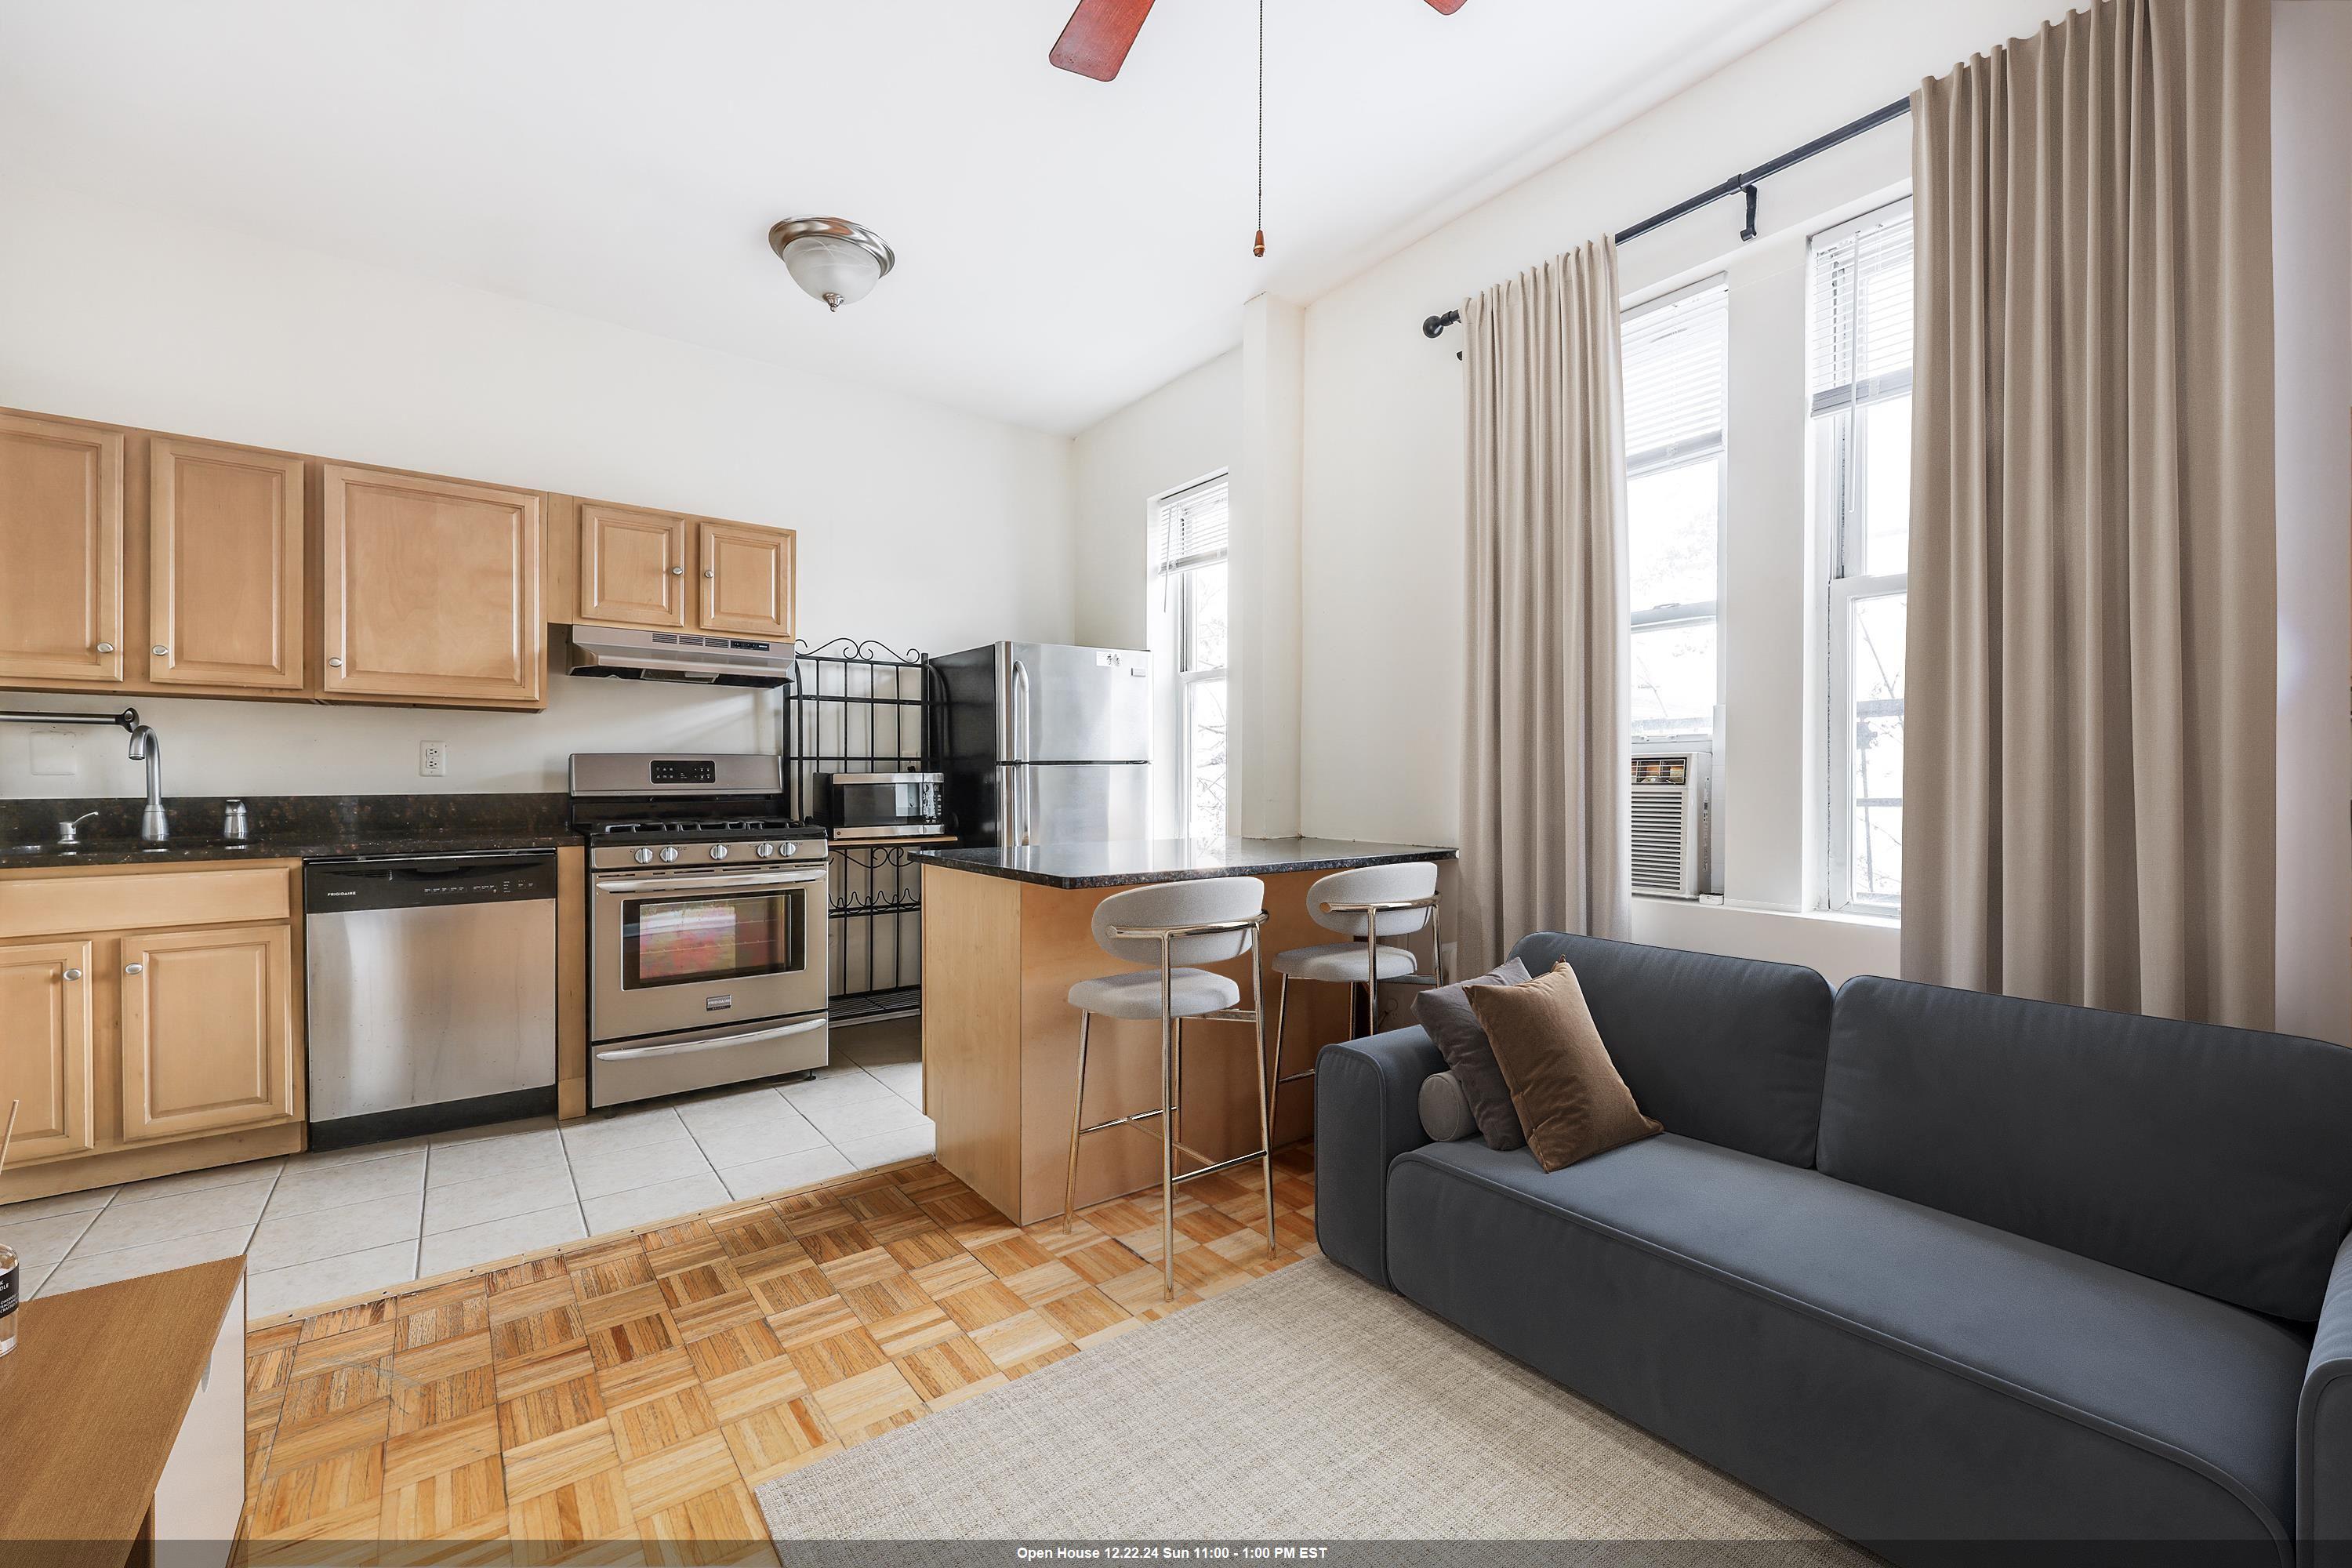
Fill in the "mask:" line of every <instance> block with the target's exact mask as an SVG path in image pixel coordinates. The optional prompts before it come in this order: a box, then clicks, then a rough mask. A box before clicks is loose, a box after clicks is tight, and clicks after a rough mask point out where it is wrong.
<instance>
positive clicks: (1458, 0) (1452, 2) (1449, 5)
mask: <svg viewBox="0 0 2352 1568" xmlns="http://www.w3.org/2000/svg"><path fill="white" fill-rule="evenodd" d="M1429 6H1430V9H1431V10H1433V11H1435V12H1437V13H1438V14H1439V15H1440V16H1452V15H1454V12H1456V11H1459V10H1460V9H1462V0H1429Z"/></svg>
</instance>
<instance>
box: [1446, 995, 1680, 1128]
mask: <svg viewBox="0 0 2352 1568" xmlns="http://www.w3.org/2000/svg"><path fill="white" fill-rule="evenodd" d="M1467 995H1468V996H1469V998H1470V1008H1471V1011H1472V1012H1474V1013H1475V1014H1477V1016H1478V1022H1479V1023H1481V1024H1483V1025H1485V1026H1486V1038H1487V1039H1488V1040H1489V1041H1491V1042H1492V1043H1493V1045H1494V1049H1495V1060H1496V1064H1497V1065H1498V1066H1500V1067H1501V1068H1502V1069H1503V1079H1504V1081H1506V1082H1507V1083H1508V1084H1509V1085H1510V1086H1511V1104H1512V1106H1513V1108H1514V1109H1516V1110H1517V1111H1518V1113H1519V1125H1520V1126H1521V1127H1523V1128H1525V1129H1526V1130H1527V1135H1528V1148H1529V1149H1531V1150H1533V1151H1534V1152H1535V1156H1536V1161H1537V1163H1539V1164H1541V1165H1542V1166H1543V1168H1544V1169H1545V1170H1547V1171H1559V1170H1564V1169H1566V1168H1567V1167H1568V1166H1570V1165H1573V1164H1575V1163H1577V1162H1578V1161H1579V1160H1588V1159H1591V1157H1592V1156H1593V1155H1595V1154H1600V1153H1603V1152H1607V1151H1609V1150H1611V1149H1614V1148H1616V1147H1617V1146H1618V1145H1619V1144H1621V1143H1631V1142H1634V1141H1635V1140H1637V1139H1642V1138H1647V1137H1649V1136H1650V1135H1651V1134H1652V1133H1654V1132H1663V1131H1665V1129H1664V1127H1662V1126H1660V1125H1659V1124H1658V1123H1657V1122H1655V1121H1652V1120H1651V1119H1650V1118H1648V1117H1646V1116H1644V1115H1643V1114H1642V1108H1641V1107H1640V1106H1638V1105H1636V1104H1634V1103H1633V1090H1632V1089H1627V1088H1626V1087H1625V1080H1624V1079H1622V1078H1620V1077H1618V1076H1617V1064H1616V1063H1614V1062H1612V1061H1611V1060H1610V1059H1609V1047H1606V1046H1604V1045H1602V1044H1601V1031H1600V1030H1599V1029H1596V1028H1594V1027H1593V1025H1592V1011H1591V1008H1589V1007H1587V1006H1586V1005H1584V987H1582V986H1581V985H1579V984H1577V983H1576V972H1575V971H1574V970H1571V969H1570V968H1569V966H1568V964H1567V963H1566V961H1565V960H1563V961H1562V962H1560V963H1557V964H1555V965H1553V966H1552V972H1551V973H1549V974H1546V975H1542V976H1539V977H1538V978H1537V979H1534V980H1530V981H1528V982H1527V983H1526V984H1523V985H1482V986H1479V987H1477V988H1476V989H1475V990H1472V991H1470V992H1468V993H1467Z"/></svg>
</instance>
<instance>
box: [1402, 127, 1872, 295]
mask: <svg viewBox="0 0 2352 1568" xmlns="http://www.w3.org/2000/svg"><path fill="white" fill-rule="evenodd" d="M1910 112H1911V100H1909V99H1907V98H1898V99H1896V100H1895V101H1894V102H1893V103H1890V104H1888V105H1887V106H1886V107H1885V108H1884V109H1874V110H1871V111H1870V112H1869V113H1868V114H1865V115H1864V116H1863V117H1862V118H1861V119H1859V120H1855V121H1848V122H1847V123H1845V124H1843V125H1841V126H1839V127H1838V128H1837V129H1836V130H1834V131H1832V132H1830V133H1829V134H1828V135H1826V136H1816V137H1814V138H1813V139H1812V140H1811V142H1806V143H1805V144H1804V145H1803V146H1801V147H1800V148H1797V149H1796V150H1795V151H1794V152H1790V153H1781V154H1780V156H1779V157H1777V158H1774V159H1772V160H1770V161H1769V162H1768V163H1759V164H1757V165H1756V167H1754V168H1752V169H1750V170H1748V172H1747V173H1746V174H1734V175H1732V176H1731V178H1729V179H1727V180H1726V181H1724V182H1723V184H1719V185H1710V186H1708V187H1707V188H1706V190H1703V191H1701V192H1700V193H1699V194H1698V195H1695V196H1692V197H1691V198H1689V199H1688V200H1687V201H1680V202H1676V203H1675V205H1672V206H1670V207H1668V208H1667V209H1666V210H1665V211H1664V212H1662V213H1653V214H1652V215H1651V216H1648V217H1645V218H1643V220H1642V221H1641V222H1639V223H1637V224H1635V225H1633V226H1632V227H1631V228H1621V229H1619V230H1618V231H1617V243H1618V244H1620V245H1622V244H1624V243H1625V242H1626V241H1627V240H1629V239H1638V238H1640V237H1642V236H1643V235H1645V234H1647V233H1649V232H1650V231H1651V230H1652V229H1654V228H1656V227H1658V226H1661V225H1663V224H1669V223H1672V222H1674V221H1675V219H1676V218H1678V217H1682V216H1686V215H1688V214H1690V213H1695V212H1696V211H1698V209H1699V208H1701V207H1703V206H1706V205H1709V204H1711V203H1714V202H1719V201H1721V200H1722V199H1723V198H1724V197H1726V196H1730V195H1746V196H1747V198H1748V223H1747V226H1745V227H1743V228H1742V229H1741V230H1740V231H1739V237H1740V238H1741V239H1743V240H1748V239H1754V238H1755V237H1756V184H1757V182H1758V181H1759V180H1767V179H1769V178H1771V177H1772V176H1773V175H1774V174H1779V173H1780V171H1781V170H1783V169H1785V168H1788V167H1789V166H1790V164H1792V163H1803V162H1804V161H1805V160H1806V159H1808V158H1811V157H1814V156H1816V155H1817V154H1819V153H1826V152H1828V151H1829V150H1830V149H1831V148H1832V147H1834V146H1836V145H1837V144H1838V143H1839V142H1849V141H1852V140H1853V138H1854V137H1856V136H1859V135H1861V134H1862V133H1863V132H1865V131H1874V130H1876V129H1877V128H1878V127H1879V126H1882V125H1884V124H1885V123H1886V122H1887V121H1890V120H1893V119H1895V117H1896V116H1898V115H1904V114H1908V113H1910ZM1461 319H1462V312H1461V311H1460V310H1448V311H1446V312H1445V313H1444V315H1442V316H1432V317H1430V318H1428V319H1427V320H1426V321H1423V322H1422V323H1421V335H1422V336H1423V337H1425V338H1433V337H1435V336H1437V335H1438V334H1439V333H1440V332H1443V331H1445V329H1446V328H1448V327H1450V326H1452V325H1454V323H1455V322H1456V321H1460V320H1461Z"/></svg>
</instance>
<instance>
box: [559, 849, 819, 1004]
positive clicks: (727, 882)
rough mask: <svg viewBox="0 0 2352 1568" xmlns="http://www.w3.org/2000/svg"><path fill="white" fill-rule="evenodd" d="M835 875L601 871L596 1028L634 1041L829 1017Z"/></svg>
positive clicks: (593, 939)
mask: <svg viewBox="0 0 2352 1568" xmlns="http://www.w3.org/2000/svg"><path fill="white" fill-rule="evenodd" d="M824 898H825V868H824V867H823V866H795V867H793V868H791V869H789V870H785V869H776V870H764V869H763V870H758V871H753V870H749V869H742V868H730V869H723V870H722V869H719V868H710V869H708V870H704V869H700V868H697V869H694V870H672V869H661V870H655V869H651V868H647V869H644V870H627V871H600V872H598V873H597V874H596V877H595V880H594V883H593V891H592V894H591V900H590V902H591V908H592V910H593V930H592V931H591V934H590V953H589V969H590V972H591V973H592V974H593V977H594V978H593V988H592V993H591V995H590V1000H589V1009H588V1022H589V1033H590V1035H591V1036H592V1037H593V1038H595V1039H598V1040H623V1039H630V1038H634V1037H637V1036H640V1035H653V1034H663V1033H669V1032H675V1031H678V1030H687V1029H696V1030H699V1029H706V1028H709V1027H712V1026H718V1025H724V1024H732V1023H736V1022H738V1021H742V1022H745V1023H748V1022H750V1021H752V1020H758V1019H764V1018H776V1017H782V1016H785V1015H788V1014H794V1013H811V1012H822V1011H823V1010H824V1005H825V959H824V942H825V906H824Z"/></svg>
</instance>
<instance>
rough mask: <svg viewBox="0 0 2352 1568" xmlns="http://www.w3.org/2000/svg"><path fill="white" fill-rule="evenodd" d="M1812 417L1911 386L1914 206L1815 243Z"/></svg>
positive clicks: (1884, 212)
mask: <svg viewBox="0 0 2352 1568" xmlns="http://www.w3.org/2000/svg"><path fill="white" fill-rule="evenodd" d="M1811 317H1812V321H1811V327H1810V329H1809V330H1810V331H1811V335H1812V347H1811V356H1810V357H1811V361H1812V376H1811V380H1812V393H1813V412H1814V413H1816V414H1824V413H1827V412H1829V411H1830V410H1831V409H1833V408H1841V407H1844V406H1846V405H1851V404H1855V403H1868V402H1871V401H1873V400H1874V399H1876V398H1880V397H1889V396H1895V395H1900V394H1902V393H1905V392H1907V391H1909V390H1910V388H1911V204H1910V203H1909V202H1908V201H1903V202H1898V203H1896V204H1895V205H1893V206H1890V207H1882V208H1880V209H1879V210H1878V211H1877V212H1874V213H1872V214H1870V215H1868V216H1865V217H1864V218H1862V219H1861V220H1860V221H1858V222H1856V223H1853V224H1850V225H1847V226H1844V227H1843V228H1838V229H1832V230H1831V231H1830V232H1829V233H1827V234H1822V235H1816V236H1814V237H1813V279H1812V302H1811Z"/></svg>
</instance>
